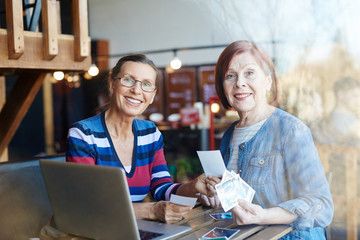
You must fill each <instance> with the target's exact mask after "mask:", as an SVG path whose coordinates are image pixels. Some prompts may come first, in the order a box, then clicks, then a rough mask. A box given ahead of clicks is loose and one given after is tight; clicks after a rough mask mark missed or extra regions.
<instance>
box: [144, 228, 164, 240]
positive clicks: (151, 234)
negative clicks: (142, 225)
mask: <svg viewBox="0 0 360 240" xmlns="http://www.w3.org/2000/svg"><path fill="white" fill-rule="evenodd" d="M139 233H140V239H141V240H150V239H153V238H156V237H158V236H161V235H164V234H162V233H155V232H149V231H144V230H140V229H139Z"/></svg>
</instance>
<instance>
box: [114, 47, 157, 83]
mask: <svg viewBox="0 0 360 240" xmlns="http://www.w3.org/2000/svg"><path fill="white" fill-rule="evenodd" d="M126 62H137V63H144V64H148V65H149V66H151V67H152V68H153V69H154V70H155V73H156V78H155V80H156V83H157V80H158V75H159V73H158V69H157V67H156V66H155V64H154V62H153V61H152V60H150V59H149V58H148V57H147V56H146V55H145V54H141V53H140V54H131V55H127V56H124V57H122V58H120V59H119V61H118V62H117V63H116V65H115V67H113V69H112V70H111V71H110V73H109V75H110V78H111V79H110V80H111V81H112V80H113V79H114V78H115V77H116V76H117V75H118V74H119V72H120V71H121V68H122V66H123V65H124V64H125V63H126Z"/></svg>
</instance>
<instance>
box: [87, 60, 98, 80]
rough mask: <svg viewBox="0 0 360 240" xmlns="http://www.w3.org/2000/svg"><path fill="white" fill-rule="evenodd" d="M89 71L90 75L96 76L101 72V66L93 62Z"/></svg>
mask: <svg viewBox="0 0 360 240" xmlns="http://www.w3.org/2000/svg"><path fill="white" fill-rule="evenodd" d="M88 73H89V75H90V76H92V77H95V76H96V75H98V74H99V68H98V67H97V66H96V65H95V64H94V63H93V64H91V67H90V68H89V70H88Z"/></svg>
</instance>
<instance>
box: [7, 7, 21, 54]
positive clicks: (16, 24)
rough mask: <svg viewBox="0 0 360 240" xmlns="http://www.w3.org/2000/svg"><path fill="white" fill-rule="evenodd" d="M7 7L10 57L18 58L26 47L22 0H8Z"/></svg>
mask: <svg viewBox="0 0 360 240" xmlns="http://www.w3.org/2000/svg"><path fill="white" fill-rule="evenodd" d="M5 8H6V28H7V32H8V34H7V37H8V38H7V40H8V44H7V49H8V54H9V59H18V58H19V57H20V56H21V55H22V54H23V53H24V49H25V43H24V20H23V12H22V8H23V7H22V0H6V1H5Z"/></svg>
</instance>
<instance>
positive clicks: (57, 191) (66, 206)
mask: <svg viewBox="0 0 360 240" xmlns="http://www.w3.org/2000/svg"><path fill="white" fill-rule="evenodd" d="M40 168H41V171H42V174H43V177H44V181H45V186H46V189H47V192H48V196H49V200H50V203H51V207H52V211H53V217H54V222H55V224H56V228H58V229H59V230H61V231H63V232H66V233H70V234H73V235H77V236H82V237H87V238H91V239H111V240H114V239H168V238H170V237H174V236H177V235H180V234H182V233H185V232H187V231H190V230H191V227H189V226H180V225H175V224H165V223H160V222H154V221H146V220H136V218H135V214H134V211H133V207H132V203H131V199H130V193H129V189H128V185H127V181H126V176H125V173H124V171H123V170H122V169H121V168H118V167H104V166H93V165H87V164H78V163H68V162H56V161H48V160H40Z"/></svg>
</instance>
